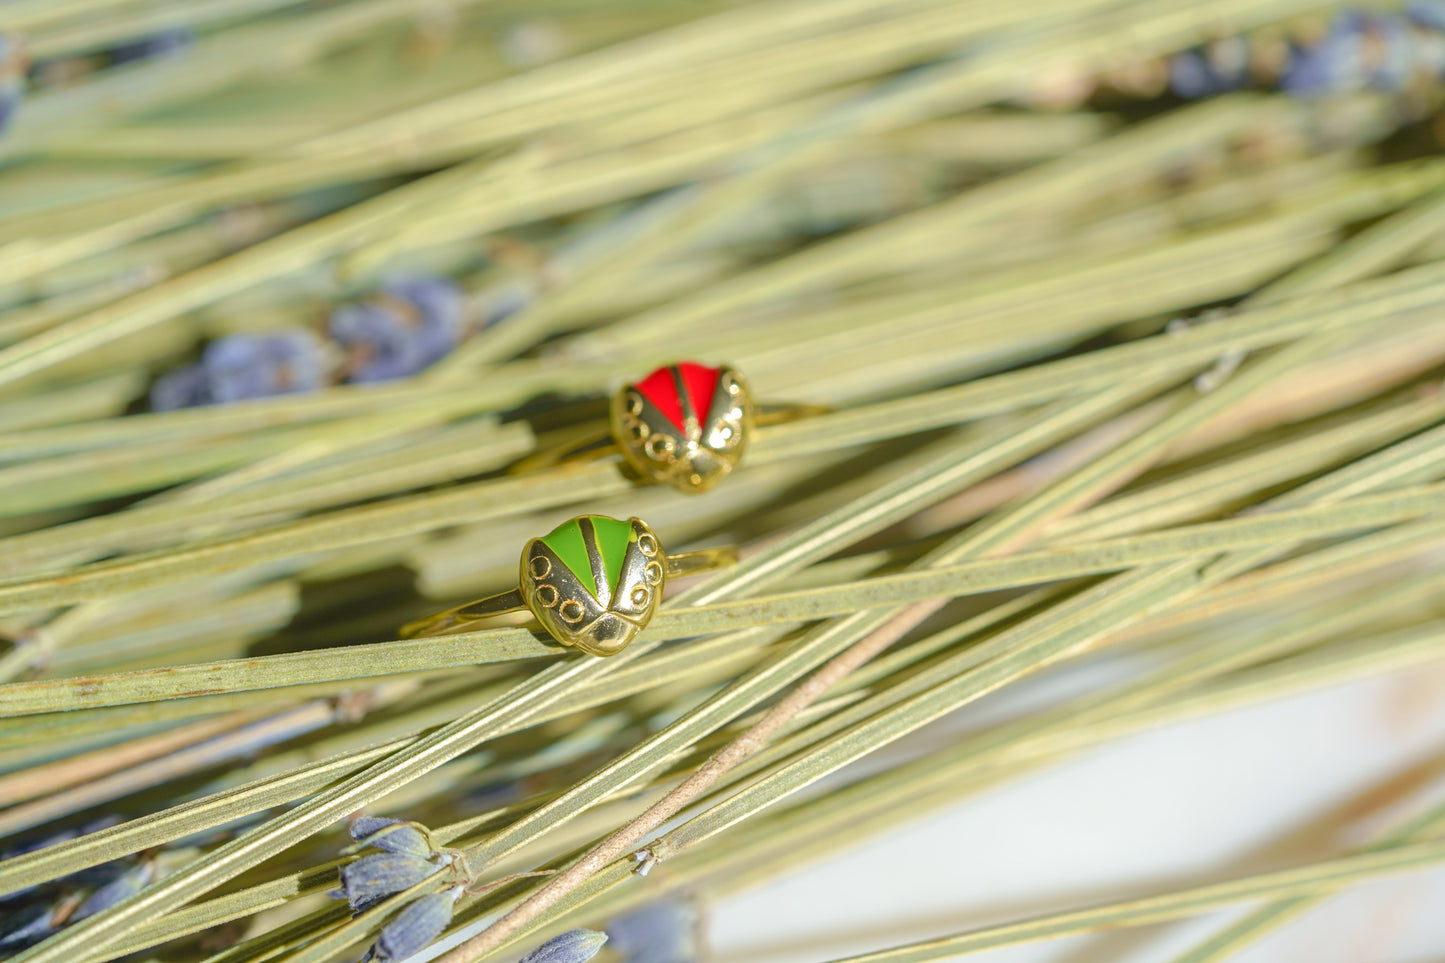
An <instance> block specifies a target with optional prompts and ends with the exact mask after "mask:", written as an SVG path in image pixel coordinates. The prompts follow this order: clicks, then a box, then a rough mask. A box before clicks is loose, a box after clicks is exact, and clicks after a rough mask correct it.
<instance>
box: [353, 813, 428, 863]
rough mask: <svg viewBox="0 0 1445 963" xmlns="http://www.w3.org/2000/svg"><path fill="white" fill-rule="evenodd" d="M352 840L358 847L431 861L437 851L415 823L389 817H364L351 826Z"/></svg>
mask: <svg viewBox="0 0 1445 963" xmlns="http://www.w3.org/2000/svg"><path fill="white" fill-rule="evenodd" d="M351 838H352V839H354V840H356V842H357V845H358V846H372V847H375V848H376V849H380V850H383V851H385V852H388V853H399V854H401V855H403V856H414V857H416V858H418V859H431V858H432V857H434V856H436V854H437V853H436V849H435V848H433V846H432V844H431V839H430V837H428V836H427V834H426V833H425V832H423V831H422V830H421V829H420V828H419V827H418V826H417V825H416V824H415V823H408V822H403V821H402V820H400V819H392V818H390V817H388V816H362V817H361V818H359V819H357V820H356V822H354V823H352V824H351Z"/></svg>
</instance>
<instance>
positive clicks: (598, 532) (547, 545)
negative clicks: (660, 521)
mask: <svg viewBox="0 0 1445 963" xmlns="http://www.w3.org/2000/svg"><path fill="white" fill-rule="evenodd" d="M665 577H666V573H665V559H664V558H663V555H662V550H661V547H660V546H659V545H658V541H657V536H656V535H655V534H653V532H652V529H650V528H648V526H647V524H646V523H645V522H643V521H642V520H641V519H637V518H632V519H628V520H627V521H622V520H621V519H616V518H609V517H607V516H606V515H582V516H579V517H577V518H573V519H571V520H570V521H567V522H564V523H562V524H561V525H559V526H557V527H556V528H555V529H553V530H552V531H551V532H548V533H547V534H546V535H543V536H542V537H541V538H534V539H532V541H531V542H529V543H528V544H527V548H526V550H525V551H524V552H523V553H522V571H521V586H522V595H523V598H524V599H525V600H526V602H527V606H528V608H530V609H531V610H532V611H533V612H534V613H535V614H536V615H537V618H538V619H539V620H541V622H542V624H543V627H545V628H546V629H547V630H548V631H549V632H551V633H552V634H553V635H554V636H556V637H557V638H558V639H559V640H561V641H562V642H565V643H566V644H568V645H574V646H576V647H577V648H579V649H582V650H583V651H585V652H590V653H592V654H593V655H612V654H613V653H615V652H618V651H620V650H621V649H622V648H623V647H625V646H626V645H627V643H629V642H631V641H632V639H633V638H634V637H635V636H636V635H637V633H638V632H640V631H642V629H643V628H644V627H645V626H646V625H647V623H648V621H649V620H651V618H652V613H653V612H654V611H655V610H656V608H657V601H658V597H659V596H660V595H661V593H662V587H663V582H664V579H665Z"/></svg>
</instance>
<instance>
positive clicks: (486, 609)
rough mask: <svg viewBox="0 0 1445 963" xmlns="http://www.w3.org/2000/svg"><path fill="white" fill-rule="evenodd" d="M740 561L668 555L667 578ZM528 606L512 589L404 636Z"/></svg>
mask: <svg viewBox="0 0 1445 963" xmlns="http://www.w3.org/2000/svg"><path fill="white" fill-rule="evenodd" d="M737 560H738V551H737V549H735V548H707V549H703V550H702V551H698V552H683V553H682V554H680V555H668V556H666V561H667V577H668V578H681V577H684V576H687V575H696V574H698V573H699V572H709V571H712V570H713V569H715V568H722V567H723V566H726V565H732V564H734V563H735V562H737ZM526 607H527V603H526V602H525V601H523V599H522V591H521V589H512V590H511V591H510V592H503V593H502V594H501V595H491V596H488V597H487V598H484V599H477V601H475V602H468V603H467V604H466V605H458V606H457V607H456V608H454V609H447V610H446V611H445V612H438V613H437V614H436V615H429V616H427V617H426V618H424V619H418V620H417V621H415V622H410V623H408V624H406V625H403V626H402V627H401V637H402V638H403V639H417V638H425V637H427V636H432V635H443V634H445V633H447V632H450V631H451V630H452V629H455V628H456V627H457V626H459V625H466V624H467V623H469V622H479V621H481V620H482V619H489V618H491V617H493V616H495V615H504V614H506V613H507V612H517V611H520V610H522V609H525V608H526Z"/></svg>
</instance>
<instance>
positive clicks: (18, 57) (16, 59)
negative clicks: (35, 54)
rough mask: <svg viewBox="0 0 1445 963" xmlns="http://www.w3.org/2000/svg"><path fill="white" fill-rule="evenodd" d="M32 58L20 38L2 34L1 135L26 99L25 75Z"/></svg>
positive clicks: (0, 57)
mask: <svg viewBox="0 0 1445 963" xmlns="http://www.w3.org/2000/svg"><path fill="white" fill-rule="evenodd" d="M29 69H30V57H29V55H28V54H27V53H26V51H25V47H24V45H23V44H22V43H21V42H20V40H19V38H17V37H15V36H14V35H12V34H6V33H0V135H3V134H4V133H5V129H6V128H7V127H9V126H10V121H11V120H12V119H14V117H15V112H16V111H17V110H19V109H20V102H21V101H22V100H24V99H25V75H26V73H27V72H28V71H29Z"/></svg>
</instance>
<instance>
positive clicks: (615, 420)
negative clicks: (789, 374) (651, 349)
mask: <svg viewBox="0 0 1445 963" xmlns="http://www.w3.org/2000/svg"><path fill="white" fill-rule="evenodd" d="M752 424H753V402H752V397H751V395H750V394H749V393H748V389H747V386H746V385H744V384H743V381H742V379H741V378H740V377H738V373H737V372H736V371H734V370H733V369H732V368H730V367H728V366H727V365H722V366H720V367H717V368H709V367H708V366H707V365H702V364H697V363H696V362H692V361H680V362H678V363H677V364H673V365H668V366H667V367H665V368H658V369H657V370H656V371H654V372H652V373H651V374H649V375H648V376H647V377H645V378H643V379H641V380H640V381H636V382H633V383H632V384H629V385H624V386H623V388H622V390H621V391H619V392H618V393H617V394H616V395H615V396H614V397H613V399H612V433H613V435H614V436H615V437H616V439H617V443H618V444H619V445H620V446H621V447H622V451H623V454H625V455H626V456H627V460H628V462H629V463H631V465H632V467H633V468H635V469H636V470H637V471H638V472H640V473H641V474H642V475H643V476H644V477H646V478H650V479H652V480H653V481H656V482H660V483H662V484H665V485H671V486H673V487H674V488H677V489H679V490H681V491H684V492H692V493H701V492H705V491H707V490H709V489H710V488H712V487H713V486H714V485H716V484H717V483H718V482H719V481H721V480H722V478H723V476H725V475H726V474H727V473H728V472H730V471H732V470H733V468H734V467H736V466H737V464H738V461H739V459H740V458H741V457H742V454H743V448H744V447H745V446H746V444H747V438H748V433H749V431H750V429H751V428H752Z"/></svg>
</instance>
